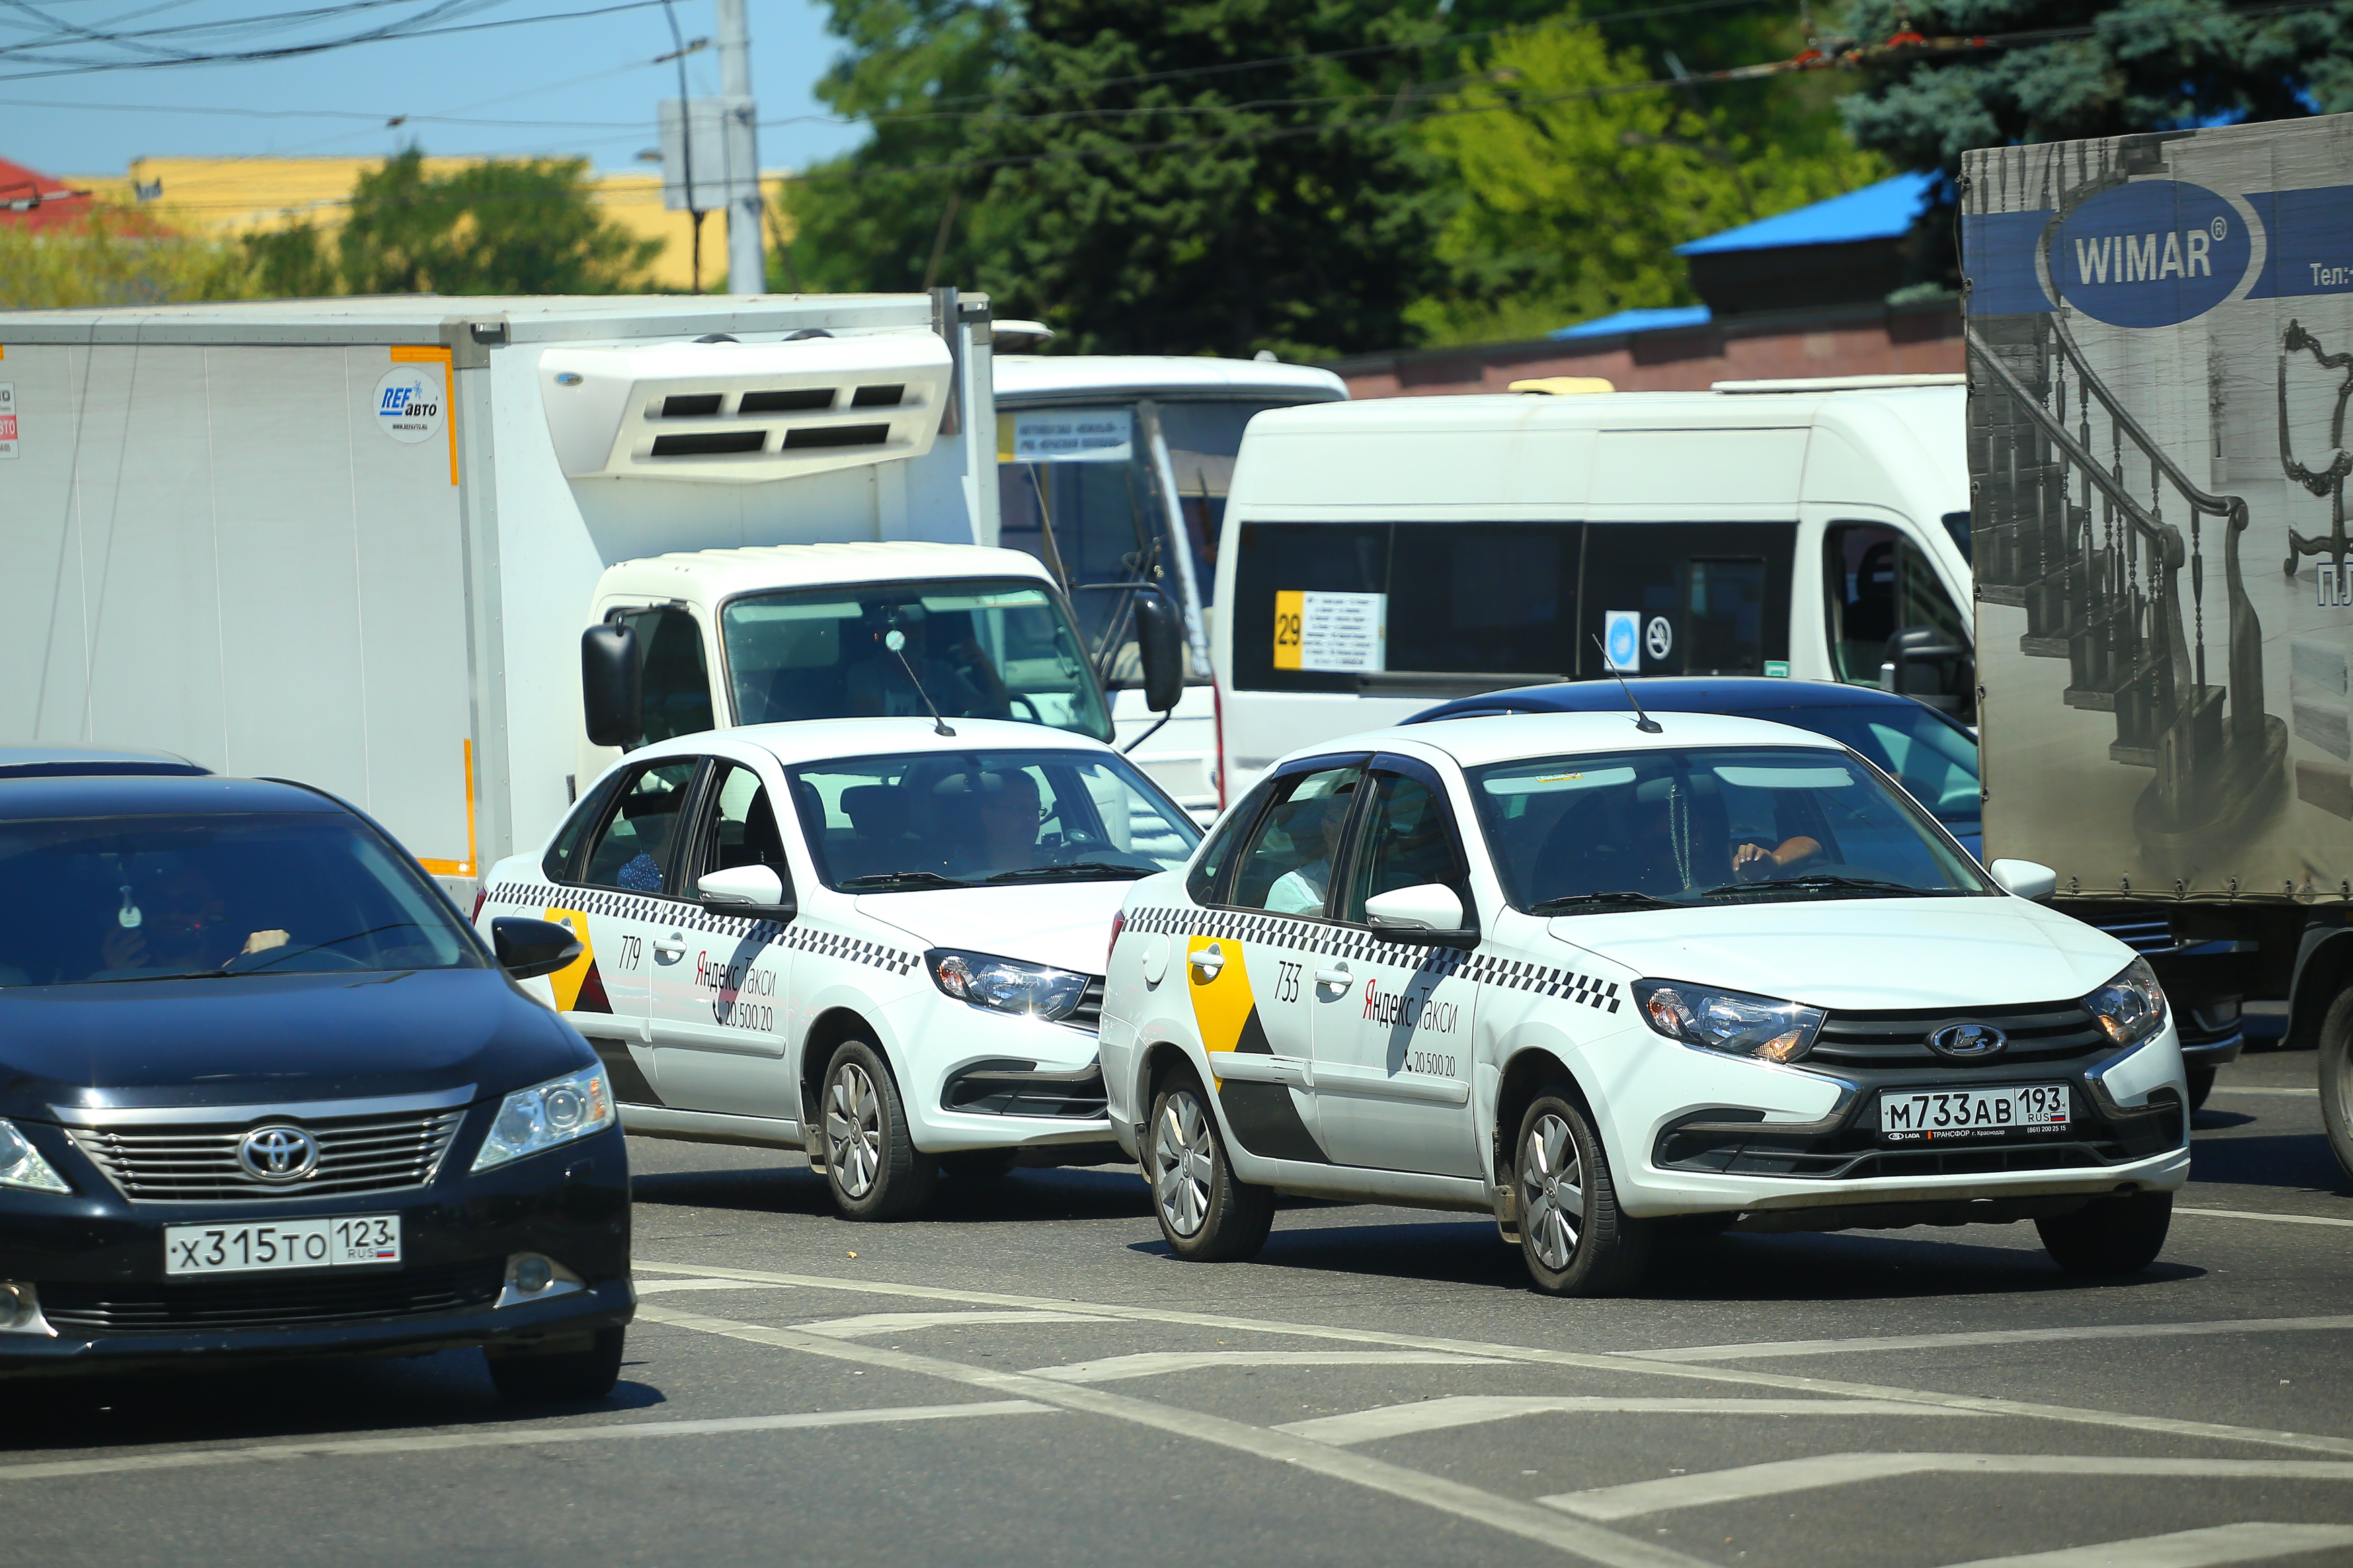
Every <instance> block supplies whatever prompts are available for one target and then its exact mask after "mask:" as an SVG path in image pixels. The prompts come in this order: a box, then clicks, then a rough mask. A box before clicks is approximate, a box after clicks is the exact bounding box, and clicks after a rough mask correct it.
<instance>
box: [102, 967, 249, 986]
mask: <svg viewBox="0 0 2353 1568" xmlns="http://www.w3.org/2000/svg"><path fill="white" fill-rule="evenodd" d="M243 973H247V971H245V970H242V969H180V970H174V972H173V973H169V974H118V975H116V976H115V977H114V978H113V979H111V980H99V981H84V982H83V984H86V985H87V984H96V985H142V984H146V983H148V982H149V981H153V980H227V979H230V978H232V977H234V976H236V975H239V974H243Z"/></svg>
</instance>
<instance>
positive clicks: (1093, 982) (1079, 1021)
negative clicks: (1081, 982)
mask: <svg viewBox="0 0 2353 1568" xmlns="http://www.w3.org/2000/svg"><path fill="white" fill-rule="evenodd" d="M1060 1022H1061V1023H1063V1024H1065V1025H1068V1026H1070V1027H1071V1028H1073V1029H1084V1030H1085V1031H1086V1032H1087V1033H1088V1034H1090V1035H1093V1034H1099V1033H1101V1032H1102V1030H1103V976H1102V975H1100V974H1097V975H1092V976H1091V977H1089V979H1088V981H1087V988H1086V989H1085V990H1084V991H1082V992H1081V993H1080V994H1079V1005H1077V1006H1075V1007H1073V1008H1071V1010H1070V1012H1068V1013H1067V1014H1065V1015H1063V1016H1062V1017H1061V1019H1060Z"/></svg>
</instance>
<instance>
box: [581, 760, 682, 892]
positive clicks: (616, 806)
mask: <svg viewBox="0 0 2353 1568" xmlns="http://www.w3.org/2000/svg"><path fill="white" fill-rule="evenodd" d="M699 765H700V764H699V763H697V762H696V761H695V759H693V758H692V757H681V758H678V759H676V760H673V761H670V762H665V763H651V764H649V765H648V766H646V767H643V768H639V769H638V770H636V771H635V772H633V773H628V774H626V775H625V776H624V781H623V783H622V784H621V787H620V791H619V793H618V795H617V797H616V798H615V800H614V802H613V812H612V815H611V816H608V817H607V818H606V819H605V826H604V829H603V831H602V832H601V833H599V834H598V836H597V837H596V844H595V846H594V847H591V848H590V849H589V851H588V864H587V867H586V869H585V870H583V871H582V873H581V876H580V879H581V880H582V881H584V882H586V883H587V884H588V885H589V886H591V887H595V888H619V889H624V890H626V891H628V892H632V893H659V892H661V891H663V890H664V889H665V888H666V886H667V885H668V884H667V882H666V879H665V873H666V871H667V870H668V868H669V866H670V846H671V844H672V842H673V841H675V840H676V838H677V837H678V822H679V814H680V813H681V811H682V810H683V809H684V808H685V805H686V792H687V786H688V785H689V784H692V783H693V782H694V770H695V769H696V767H698V766H699Z"/></svg>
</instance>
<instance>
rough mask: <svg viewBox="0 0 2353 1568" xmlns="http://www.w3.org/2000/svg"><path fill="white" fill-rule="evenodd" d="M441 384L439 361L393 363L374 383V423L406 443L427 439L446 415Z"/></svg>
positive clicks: (438, 432) (436, 433) (436, 430)
mask: <svg viewBox="0 0 2353 1568" xmlns="http://www.w3.org/2000/svg"><path fill="white" fill-rule="evenodd" d="M442 388H443V383H442V379H441V367H440V366H439V365H436V364H396V365H394V366H393V367H392V369H391V370H389V371H387V372H385V377H384V379H383V380H382V381H379V382H377V383H376V384H375V423H376V427H377V428H378V429H380V430H382V431H383V432H384V433H385V435H387V436H389V437H392V438H393V439H394V440H396V441H398V442H401V443H402V444H404V445H406V446H412V447H413V446H415V445H416V444H417V442H419V441H430V440H431V439H433V437H436V436H438V435H439V434H441V422H442V420H443V419H444V418H445V417H447V412H448V411H447V410H445V409H444V408H443V407H442V406H441V405H442V398H443V394H442Z"/></svg>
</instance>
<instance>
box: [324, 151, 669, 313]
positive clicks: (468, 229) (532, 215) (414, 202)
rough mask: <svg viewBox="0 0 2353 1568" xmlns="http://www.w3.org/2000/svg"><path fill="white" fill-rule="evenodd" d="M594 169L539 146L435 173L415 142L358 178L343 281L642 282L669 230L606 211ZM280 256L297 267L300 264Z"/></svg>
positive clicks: (351, 285)
mask: <svg viewBox="0 0 2353 1568" xmlns="http://www.w3.org/2000/svg"><path fill="white" fill-rule="evenodd" d="M587 173H588V164H587V161H586V159H583V158H533V159H528V160H505V159H486V160H484V161H483V162H481V163H470V164H467V165H466V166H465V167H463V168H459V169H456V170H453V171H451V172H450V173H448V174H427V172H426V169H425V155H424V153H423V152H422V151H421V150H419V149H417V148H416V147H411V148H409V149H408V151H406V153H401V154H399V155H398V156H397V157H394V158H388V159H386V160H385V163H384V165H383V167H381V168H378V169H374V170H371V171H369V172H368V173H366V174H362V175H361V176H360V177H359V181H358V183H357V184H354V185H353V187H352V195H351V211H350V216H349V218H348V219H347V220H346V221H345V223H344V225H343V233H342V235H341V236H340V237H338V238H337V241H336V251H337V254H338V257H339V259H340V262H341V268H340V269H341V272H342V275H343V284H344V286H345V287H346V288H348V289H350V291H351V292H353V293H354V294H419V293H437V294H617V293H626V292H629V291H632V290H636V289H644V288H645V287H647V279H646V277H645V269H646V267H647V266H648V264H649V263H650V262H651V261H652V260H653V258H655V257H656V256H658V255H659V254H660V253H661V245H662V242H661V241H659V240H658V239H638V238H637V237H634V236H633V235H631V234H630V233H629V231H628V230H627V229H626V228H623V227H622V226H619V225H618V224H614V223H608V222H607V221H606V220H605V219H604V217H603V216H600V215H599V214H598V212H597V210H596V198H595V195H594V193H593V192H592V191H591V190H590V188H589V185H588V182H587ZM289 243H290V246H291V242H289ZM279 260H280V266H281V267H282V268H285V270H286V272H287V273H289V274H290V273H292V272H293V271H295V270H296V269H297V268H299V266H300V265H301V262H300V258H297V257H294V256H287V257H283V258H279Z"/></svg>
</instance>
